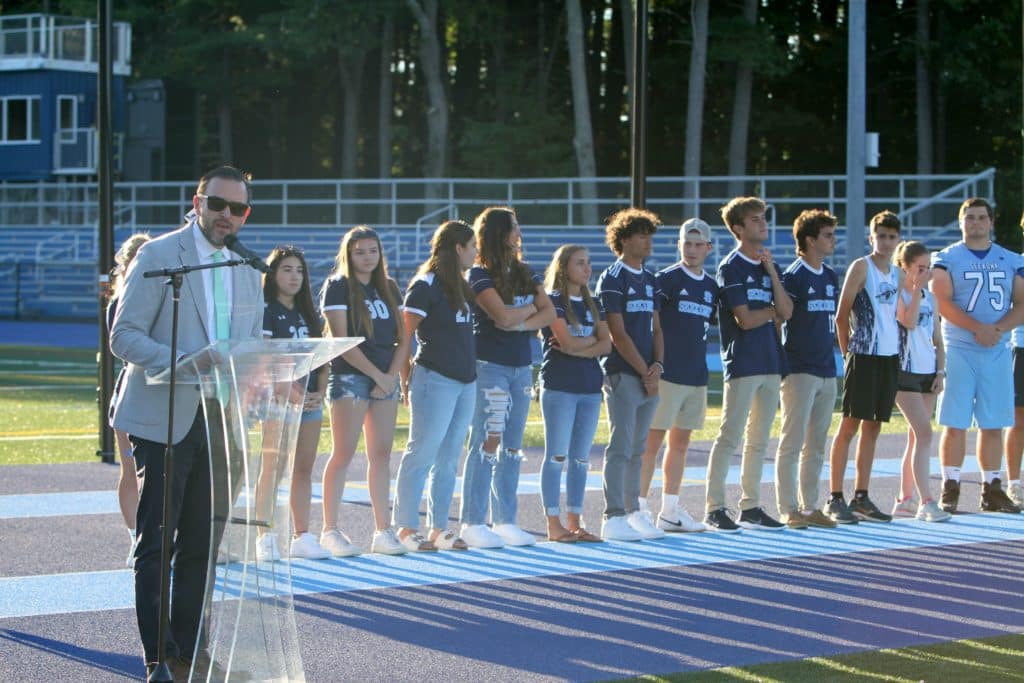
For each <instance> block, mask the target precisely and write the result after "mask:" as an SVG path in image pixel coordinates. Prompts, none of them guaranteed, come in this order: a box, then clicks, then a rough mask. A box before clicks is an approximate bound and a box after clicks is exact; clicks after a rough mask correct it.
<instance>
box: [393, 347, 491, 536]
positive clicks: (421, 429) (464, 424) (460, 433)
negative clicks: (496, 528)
mask: <svg viewBox="0 0 1024 683" xmlns="http://www.w3.org/2000/svg"><path fill="white" fill-rule="evenodd" d="M475 399H476V383H475V382H469V383H463V382H459V381H457V380H454V379H450V378H448V377H445V376H444V375H442V374H440V373H437V372H434V371H433V370H430V369H428V368H425V367H423V366H422V365H413V369H412V377H411V378H410V380H409V412H410V425H409V442H408V444H407V445H406V447H405V453H403V454H402V462H401V463H400V464H399V465H398V476H397V483H396V486H395V489H396V490H395V508H394V512H393V521H394V524H395V525H396V526H400V527H405V528H407V529H417V528H419V511H420V499H421V498H422V497H423V487H424V484H425V483H426V481H427V478H428V476H429V478H430V490H429V493H428V497H427V528H430V529H445V528H447V527H448V512H449V510H450V509H451V505H452V494H453V493H454V492H455V475H456V472H457V470H458V465H459V456H461V455H462V445H463V444H464V443H465V442H466V430H467V429H469V421H470V419H472V417H473V402H474V401H475Z"/></svg>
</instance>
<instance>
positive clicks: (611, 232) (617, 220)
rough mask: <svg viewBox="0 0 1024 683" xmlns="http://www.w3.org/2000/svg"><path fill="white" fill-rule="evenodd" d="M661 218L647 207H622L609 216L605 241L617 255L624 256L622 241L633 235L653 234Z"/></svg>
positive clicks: (656, 230)
mask: <svg viewBox="0 0 1024 683" xmlns="http://www.w3.org/2000/svg"><path fill="white" fill-rule="evenodd" d="M660 225H661V220H660V219H659V218H658V216H657V214H655V213H653V212H651V211H647V210H646V209H622V210H621V211H616V212H615V213H613V214H612V215H611V216H609V217H608V221H607V227H606V228H605V231H604V241H605V244H607V245H608V248H609V249H611V250H612V252H613V253H614V254H615V255H616V256H622V243H623V242H625V241H626V240H627V239H629V238H630V237H632V236H633V235H637V234H640V235H653V234H654V233H656V232H658V226H660Z"/></svg>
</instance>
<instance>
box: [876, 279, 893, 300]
mask: <svg viewBox="0 0 1024 683" xmlns="http://www.w3.org/2000/svg"><path fill="white" fill-rule="evenodd" d="M875 299H876V300H877V301H878V303H880V304H891V303H892V302H893V300H895V299H896V288H895V287H894V286H893V285H892V284H891V283H888V282H880V283H878V293H877V294H875Z"/></svg>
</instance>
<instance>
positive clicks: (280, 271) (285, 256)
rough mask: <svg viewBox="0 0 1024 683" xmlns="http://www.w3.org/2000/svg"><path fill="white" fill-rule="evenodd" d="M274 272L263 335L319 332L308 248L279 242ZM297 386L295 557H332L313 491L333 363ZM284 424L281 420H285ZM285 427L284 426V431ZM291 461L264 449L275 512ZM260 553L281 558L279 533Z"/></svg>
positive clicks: (266, 489) (266, 505) (264, 485)
mask: <svg viewBox="0 0 1024 683" xmlns="http://www.w3.org/2000/svg"><path fill="white" fill-rule="evenodd" d="M267 265H268V266H269V267H270V272H268V273H265V274H264V275H263V300H264V301H265V302H266V307H265V308H264V309H263V337H264V338H266V339H305V338H307V337H319V336H320V335H321V330H320V315H319V314H318V313H317V311H316V308H315V307H314V305H313V294H312V290H311V288H310V285H309V270H308V269H307V267H306V257H305V256H304V255H303V253H302V250H301V249H299V248H297V247H291V246H278V247H274V250H273V251H272V252H270V256H268V257H267ZM300 382H301V384H300V385H299V386H298V387H296V389H297V390H298V391H303V390H304V391H305V400H304V402H303V405H302V421H301V422H300V424H299V435H298V439H297V441H296V445H295V458H294V463H293V466H292V480H291V495H290V498H289V503H290V505H291V512H292V523H293V525H294V534H295V535H294V536H293V538H292V540H291V556H292V557H304V558H309V559H314V560H319V559H323V558H326V557H330V553H329V552H327V551H326V550H325V549H324V548H323V547H322V546H321V545H320V544H319V543H318V542H317V540H316V536H314V535H313V534H311V533H309V508H310V497H311V496H312V492H313V464H314V463H315V462H316V450H317V446H318V445H319V444H320V429H321V427H322V426H323V420H324V411H323V397H324V388H325V387H326V386H327V366H324V367H322V368H319V369H317V370H315V371H313V372H312V373H310V375H309V376H308V377H307V378H304V379H303V380H300ZM272 424H273V423H272V422H271V421H270V420H264V444H265V445H269V442H268V436H269V434H270V432H273V431H274V427H273V426H272ZM279 424H280V423H279ZM279 429H280V427H278V430H277V431H278V433H280V432H279ZM286 464H287V457H281V458H278V457H275V453H274V452H273V451H272V450H271V449H268V450H266V451H264V453H263V462H262V465H261V467H260V478H259V483H258V484H257V486H256V492H257V493H256V508H257V510H261V511H264V512H265V516H267V517H269V516H270V513H271V512H272V510H273V507H274V503H275V500H274V499H275V496H276V492H277V481H278V477H279V476H280V470H281V469H282V468H283V467H284V466H285V465H286ZM256 556H257V558H258V559H260V560H268V561H273V560H277V559H279V558H280V551H279V549H278V546H277V536H276V535H275V534H273V533H265V532H264V533H261V534H260V536H259V539H258V542H257V545H256Z"/></svg>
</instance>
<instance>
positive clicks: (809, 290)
mask: <svg viewBox="0 0 1024 683" xmlns="http://www.w3.org/2000/svg"><path fill="white" fill-rule="evenodd" d="M807 293H808V294H814V293H815V292H814V287H808V288H807Z"/></svg>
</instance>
